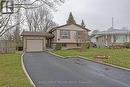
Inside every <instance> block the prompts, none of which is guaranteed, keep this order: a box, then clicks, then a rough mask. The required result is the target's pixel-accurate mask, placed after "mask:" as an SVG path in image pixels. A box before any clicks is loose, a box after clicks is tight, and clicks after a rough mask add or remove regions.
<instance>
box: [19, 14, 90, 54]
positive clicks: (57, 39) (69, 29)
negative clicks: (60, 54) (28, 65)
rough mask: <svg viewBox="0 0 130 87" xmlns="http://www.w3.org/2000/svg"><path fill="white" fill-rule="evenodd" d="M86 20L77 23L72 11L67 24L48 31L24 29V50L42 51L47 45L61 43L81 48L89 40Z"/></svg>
mask: <svg viewBox="0 0 130 87" xmlns="http://www.w3.org/2000/svg"><path fill="white" fill-rule="evenodd" d="M89 31H90V30H89V29H87V28H85V25H84V22H83V21H82V23H81V25H78V24H76V22H75V20H74V18H73V15H72V13H70V15H69V19H68V20H67V23H66V24H65V25H61V26H57V27H54V28H51V29H49V30H48V31H47V32H30V31H24V32H22V34H21V36H23V43H24V47H23V50H24V52H40V51H44V50H45V49H46V48H47V47H54V46H55V45H56V44H61V45H62V48H63V49H70V48H80V47H81V44H82V43H84V42H88V38H89V35H88V32H89Z"/></svg>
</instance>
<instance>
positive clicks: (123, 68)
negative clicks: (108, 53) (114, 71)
mask: <svg viewBox="0 0 130 87" xmlns="http://www.w3.org/2000/svg"><path fill="white" fill-rule="evenodd" d="M48 53H50V54H52V55H54V56H57V57H61V58H64V59H67V58H73V57H78V58H81V59H84V60H88V61H92V62H95V63H99V64H103V65H107V66H111V67H115V68H118V69H122V70H126V71H130V69H129V68H125V67H121V66H117V65H113V64H109V63H103V62H102V63H101V62H97V61H94V60H92V59H89V58H87V57H83V56H67V57H63V56H60V55H58V54H55V53H53V52H48Z"/></svg>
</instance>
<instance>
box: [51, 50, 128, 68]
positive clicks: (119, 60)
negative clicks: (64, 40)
mask: <svg viewBox="0 0 130 87" xmlns="http://www.w3.org/2000/svg"><path fill="white" fill-rule="evenodd" d="M53 53H55V54H58V55H60V56H64V57H67V56H83V57H87V58H90V59H92V60H95V55H107V56H110V57H109V58H108V59H106V60H104V62H105V63H110V64H114V65H117V66H121V67H125V68H129V69H130V49H107V48H90V49H86V51H84V52H81V51H80V50H59V51H53Z"/></svg>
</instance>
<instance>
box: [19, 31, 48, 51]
mask: <svg viewBox="0 0 130 87" xmlns="http://www.w3.org/2000/svg"><path fill="white" fill-rule="evenodd" d="M21 36H23V50H24V52H42V51H44V50H45V49H46V44H47V39H48V37H50V36H51V35H50V34H49V33H47V32H29V31H24V32H22V34H21Z"/></svg>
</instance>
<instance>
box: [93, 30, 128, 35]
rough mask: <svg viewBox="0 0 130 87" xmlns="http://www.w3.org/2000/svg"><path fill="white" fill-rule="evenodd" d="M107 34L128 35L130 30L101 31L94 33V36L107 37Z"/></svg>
mask: <svg viewBox="0 0 130 87" xmlns="http://www.w3.org/2000/svg"><path fill="white" fill-rule="evenodd" d="M109 34H130V30H119V29H113V30H107V31H101V32H98V33H96V34H95V35H109Z"/></svg>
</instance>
